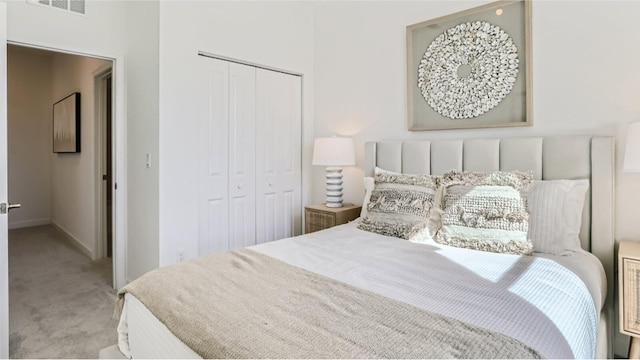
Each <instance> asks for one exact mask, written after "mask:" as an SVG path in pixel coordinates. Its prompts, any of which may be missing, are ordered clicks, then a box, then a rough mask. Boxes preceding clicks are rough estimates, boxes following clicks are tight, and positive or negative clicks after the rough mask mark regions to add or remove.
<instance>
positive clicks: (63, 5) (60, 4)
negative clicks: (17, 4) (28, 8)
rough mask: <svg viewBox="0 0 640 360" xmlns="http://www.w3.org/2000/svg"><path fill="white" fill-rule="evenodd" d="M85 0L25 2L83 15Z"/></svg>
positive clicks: (36, 0)
mask: <svg viewBox="0 0 640 360" xmlns="http://www.w3.org/2000/svg"><path fill="white" fill-rule="evenodd" d="M85 1H86V0H27V3H28V4H33V5H40V6H46V7H49V8H54V9H60V10H65V11H71V12H73V13H76V14H83V15H84V14H85V5H86V4H85Z"/></svg>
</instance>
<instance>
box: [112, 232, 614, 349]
mask: <svg viewBox="0 0 640 360" xmlns="http://www.w3.org/2000/svg"><path fill="white" fill-rule="evenodd" d="M250 249H252V250H254V251H258V252H260V253H262V254H265V255H268V256H271V257H273V258H276V259H279V260H281V261H284V262H286V263H288V264H290V265H293V266H296V267H299V268H302V269H305V270H308V271H312V272H315V273H318V274H321V275H324V276H327V277H330V278H333V279H336V280H339V281H342V282H345V283H348V284H350V285H353V286H357V287H360V288H362V289H366V290H369V291H372V292H375V293H377V294H380V295H383V296H386V297H389V298H392V299H396V300H400V301H403V302H405V303H408V304H411V305H413V306H416V307H418V308H422V309H426V310H430V311H433V312H437V313H440V314H443V315H446V316H451V317H454V318H457V319H459V320H462V321H466V322H469V323H471V324H474V325H478V326H482V327H485V328H488V329H490V330H494V331H498V332H501V333H504V334H507V335H509V336H512V337H514V338H516V339H518V340H521V341H523V342H524V343H526V344H528V345H530V346H532V347H534V348H536V349H537V350H539V351H540V352H541V353H542V354H543V356H548V357H573V356H578V357H589V356H593V355H594V353H593V351H595V349H590V347H591V346H595V345H594V344H595V343H596V340H595V336H596V335H595V331H596V330H595V329H597V327H598V318H597V317H598V314H599V312H600V310H601V309H602V304H603V303H604V299H605V298H606V280H605V279H606V278H605V276H604V270H603V268H602V265H601V264H600V262H599V261H598V259H597V258H596V257H595V256H593V255H592V254H590V253H588V252H581V253H574V254H573V255H571V256H553V255H546V254H536V256H533V257H521V256H516V255H503V254H493V253H486V252H480V251H473V250H467V249H459V248H453V247H448V246H444V245H439V244H436V243H433V242H426V243H411V242H408V241H406V240H400V239H396V238H392V237H387V236H382V235H377V234H373V233H369V232H365V231H362V230H359V229H357V228H356V225H355V223H350V224H346V225H342V226H338V227H334V228H331V229H328V230H324V231H320V232H316V233H312V234H307V235H303V236H299V237H295V238H289V239H283V240H279V241H275V242H271V243H265V244H260V245H256V246H252V247H250ZM425 253H430V254H437V256H436V258H437V259H439V260H437V261H440V262H441V264H442V266H439V267H438V269H437V270H435V271H434V270H433V269H431V270H430V274H425V273H424V271H425V267H424V264H423V263H421V261H422V260H424V258H423V257H422V254H425ZM549 260H553V262H552V261H549ZM522 262H526V266H525V267H524V269H534V268H537V267H542V268H543V271H545V269H544V268H545V267H547V266H551V264H553V263H558V264H561V265H562V266H563V269H568V270H570V272H571V274H572V275H574V277H575V279H574V280H575V281H572V284H570V286H569V288H574V290H576V292H578V293H579V292H582V293H586V294H587V295H586V297H587V298H588V299H587V300H585V299H582V300H579V303H580V304H582V305H581V306H583V307H585V308H584V309H583V310H584V311H578V313H581V314H583V315H584V316H585V317H586V318H584V319H573V318H571V319H566V318H563V317H562V316H563V314H565V313H566V314H569V313H570V312H567V311H568V310H567V309H563V308H562V307H563V304H562V302H557V303H553V302H551V303H541V302H540V301H541V300H540V297H534V296H530V295H531V294H528V291H529V290H527V289H526V287H523V286H522V284H521V283H520V280H522V279H525V278H527V276H528V271H527V270H525V271H523V270H518V271H516V272H513V271H512V270H513V269H516V268H518V266H520V268H521V265H522ZM531 274H533V273H531ZM427 275H428V276H427ZM536 276H537V275H536ZM464 277H471V278H473V279H474V281H473V283H477V284H479V287H473V286H472V287H467V288H464V289H462V288H460V289H458V288H456V287H454V288H451V287H448V285H447V283H450V282H451V280H453V281H454V282H456V281H457V280H456V278H458V280H459V278H464ZM426 278H430V280H428V281H427V280H425V279H426ZM569 278H570V279H571V276H569ZM545 281H554V280H553V279H547V280H545ZM551 285H552V286H551V287H552V288H553V287H554V286H555V285H554V284H551ZM492 286H496V291H498V288H504V287H510V288H513V289H514V292H515V293H517V294H515V295H514V296H513V299H510V300H508V301H507V302H502V301H501V300H495V299H493V300H491V301H483V303H484V304H483V305H481V306H480V308H479V307H478V306H479V305H478V299H482V297H483V296H486V295H487V294H486V291H487V289H482V288H487V287H488V291H491V287H492ZM563 286H564V285H563ZM536 291H537V290H536ZM561 291H568V290H561ZM572 291H573V290H572ZM529 292H530V291H529ZM557 296H558V294H556V298H557ZM566 296H568V297H571V298H573V297H576V296H578V295H575V294H572V293H567V294H566ZM550 298H553V296H551V297H550ZM125 299H126V301H125V307H124V309H123V315H122V317H121V321H120V325H119V327H118V333H119V348H120V350H121V351H122V352H123V354H125V355H126V356H131V357H134V358H198V357H199V356H198V355H197V354H196V353H195V352H194V351H193V350H191V349H189V348H188V347H187V346H186V345H185V344H184V343H183V342H182V341H180V340H179V339H178V338H176V337H175V336H173V334H172V333H171V332H170V331H169V330H168V329H167V328H166V327H165V326H164V325H163V324H162V323H161V322H160V321H159V320H158V319H156V318H155V317H154V316H153V314H151V312H150V311H149V310H148V309H146V308H145V307H144V305H143V304H142V303H140V301H138V300H137V299H135V297H133V296H132V295H130V294H127V295H126V298H125ZM474 302H475V304H473V303H474ZM529 303H532V304H533V305H535V306H536V307H537V308H539V309H541V310H540V311H541V312H542V314H540V312H538V310H536V311H533V312H531V314H529V315H522V314H520V313H521V311H519V310H518V308H526V307H528V304H529ZM589 307H591V308H592V309H591V311H589ZM509 308H510V309H509ZM505 309H507V310H505ZM479 310H481V311H479ZM510 312H511V313H510ZM593 314H595V316H594V315H593ZM594 317H595V318H594ZM496 318H498V320H499V321H496ZM548 318H552V319H554V321H555V322H557V324H555V325H556V326H555V327H557V329H553V326H552V328H551V331H550V328H549V324H548V323H547V324H545V323H544V322H545V319H548ZM523 322H526V323H527V326H524V324H523ZM537 322H540V324H537ZM547 322H548V321H547ZM578 322H580V323H584V324H587V323H588V324H590V325H588V326H585V328H584V329H579V330H577V331H576V330H575V329H573V327H574V326H576V324H577V323H578ZM531 323H535V324H536V325H537V326H535V327H537V328H539V329H540V331H539V333H537V334H531V333H528V332H526V331H523V330H524V329H525V328H527V327H530V326H531ZM565 332H566V334H564V333H565ZM580 332H586V333H588V334H586V336H583V335H580V336H583V337H584V338H582V339H578V338H576V337H577V336H578V334H579V333H580ZM558 335H562V336H558ZM567 337H568V340H563V339H565V338H567ZM570 352H572V353H573V354H571V353H570ZM559 354H560V355H564V356H558V355H559ZM571 355H573V356H571Z"/></svg>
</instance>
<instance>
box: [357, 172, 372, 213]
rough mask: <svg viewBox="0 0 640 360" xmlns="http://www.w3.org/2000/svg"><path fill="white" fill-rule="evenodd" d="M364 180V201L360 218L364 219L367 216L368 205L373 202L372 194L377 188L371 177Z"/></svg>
mask: <svg viewBox="0 0 640 360" xmlns="http://www.w3.org/2000/svg"><path fill="white" fill-rule="evenodd" d="M363 180H364V201H363V202H362V210H360V217H361V218H364V217H365V216H367V205H369V201H370V200H371V192H372V191H373V188H374V186H375V181H374V180H373V178H372V177H370V176H365V177H364V178H363Z"/></svg>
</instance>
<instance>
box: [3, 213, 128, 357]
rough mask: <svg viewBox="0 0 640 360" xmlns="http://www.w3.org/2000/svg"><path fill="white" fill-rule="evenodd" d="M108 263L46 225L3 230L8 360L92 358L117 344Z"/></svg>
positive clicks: (108, 260)
mask: <svg viewBox="0 0 640 360" xmlns="http://www.w3.org/2000/svg"><path fill="white" fill-rule="evenodd" d="M111 283H112V261H111V259H102V260H98V261H91V259H89V258H88V257H87V256H85V255H84V254H82V253H81V252H80V251H79V250H77V249H76V248H75V247H74V246H73V245H71V243H70V242H69V240H68V239H67V238H66V237H65V235H64V234H62V233H60V232H59V231H58V230H57V229H56V228H54V227H53V226H51V225H45V226H37V227H31V228H24V229H16V230H10V231H9V334H10V335H9V357H10V358H52V359H56V358H67V359H68V358H97V357H98V351H99V350H100V349H102V348H104V347H107V346H109V345H113V344H115V343H116V342H117V334H116V327H117V322H116V321H115V320H113V319H112V318H111V316H112V314H113V309H114V305H115V290H113V288H112V287H111Z"/></svg>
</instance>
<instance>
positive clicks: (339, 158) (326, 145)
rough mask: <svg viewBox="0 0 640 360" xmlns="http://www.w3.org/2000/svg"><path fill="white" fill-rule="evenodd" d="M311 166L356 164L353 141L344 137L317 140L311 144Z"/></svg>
mask: <svg viewBox="0 0 640 360" xmlns="http://www.w3.org/2000/svg"><path fill="white" fill-rule="evenodd" d="M312 164H313V165H323V166H352V165H355V164H356V155H355V153H354V151H353V139H351V138H344V137H330V138H317V139H316V140H315V141H314V144H313V161H312Z"/></svg>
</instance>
